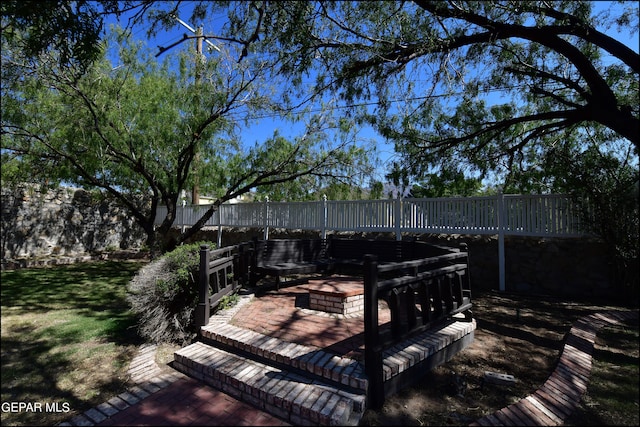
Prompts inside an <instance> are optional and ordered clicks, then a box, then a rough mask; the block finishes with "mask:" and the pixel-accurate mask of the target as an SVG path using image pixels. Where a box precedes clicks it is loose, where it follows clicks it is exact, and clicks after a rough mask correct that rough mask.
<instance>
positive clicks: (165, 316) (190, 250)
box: [127, 242, 215, 345]
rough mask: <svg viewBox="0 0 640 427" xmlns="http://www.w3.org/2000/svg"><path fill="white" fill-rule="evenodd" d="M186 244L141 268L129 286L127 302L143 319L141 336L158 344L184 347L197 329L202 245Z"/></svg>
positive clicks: (209, 243)
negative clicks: (176, 344)
mask: <svg viewBox="0 0 640 427" xmlns="http://www.w3.org/2000/svg"><path fill="white" fill-rule="evenodd" d="M203 244H207V245H209V246H210V247H213V246H215V245H212V244H211V242H196V243H190V244H188V245H182V246H179V247H177V248H176V249H175V250H173V251H171V252H168V253H166V254H165V255H163V256H161V257H160V258H158V259H156V260H154V261H152V262H151V263H149V264H148V265H146V266H144V267H143V268H141V269H140V270H139V271H138V273H137V274H136V276H135V277H134V278H133V279H132V280H131V282H130V283H129V286H128V291H129V295H128V296H127V300H128V301H129V303H130V304H131V307H132V310H133V312H134V313H136V314H137V315H138V317H139V323H138V332H139V333H140V336H142V337H143V338H145V339H147V340H149V341H150V342H154V343H161V342H169V343H178V344H180V345H183V344H185V343H187V342H189V341H192V340H193V339H194V338H195V336H196V334H197V330H196V327H195V324H194V311H195V308H196V306H197V304H198V285H197V283H198V266H199V263H200V256H199V251H200V245H203Z"/></svg>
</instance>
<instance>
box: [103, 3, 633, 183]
mask: <svg viewBox="0 0 640 427" xmlns="http://www.w3.org/2000/svg"><path fill="white" fill-rule="evenodd" d="M189 3H190V2H184V4H182V5H181V7H180V11H179V16H178V17H179V18H180V19H181V20H183V22H184V23H185V24H186V25H188V26H190V27H192V28H194V27H195V24H193V23H191V22H189V21H188V20H189V18H190V16H191V9H192V5H190V4H189ZM609 3H611V2H606V1H596V2H594V4H595V13H596V14H597V13H598V12H599V11H600V10H603V9H606V8H608V6H609ZM629 3H631V2H629ZM633 4H635V5H636V7H637V2H633ZM220 22H221V21H220V20H216V18H211V19H209V22H207V23H206V24H205V26H204V33H205V34H207V30H208V28H207V26H211V27H215V26H216V25H219V23H220ZM212 29H213V28H211V30H212ZM146 31H147V27H146V26H137V27H135V28H134V31H133V36H134V38H137V39H144V40H145V42H146V43H147V46H148V47H149V48H150V49H152V50H153V51H156V49H157V48H158V46H165V47H166V46H169V45H171V44H173V43H175V42H178V41H179V40H181V39H182V38H183V36H184V35H185V34H188V35H192V33H191V31H190V30H189V29H187V28H186V27H185V26H183V25H182V24H180V23H176V26H175V27H174V28H173V29H172V30H171V31H161V32H159V33H158V34H157V36H156V37H155V38H154V39H151V40H146ZM605 32H606V33H607V34H609V35H611V36H612V37H614V38H615V39H617V40H620V41H622V42H623V43H625V44H627V45H628V46H629V47H631V48H632V49H633V50H635V51H636V52H637V51H638V33H637V32H636V33H635V34H633V35H631V37H629V35H628V34H623V33H619V32H617V30H616V29H615V28H611V29H608V30H606V31H605ZM194 43H195V42H194V41H192V40H189V41H185V42H183V43H181V44H179V45H178V46H176V47H175V48H173V49H172V50H176V49H186V48H189V47H193V46H194ZM204 47H205V48H206V47H207V45H206V44H205V45H204ZM206 50H207V49H205V51H206ZM215 54H216V52H215V50H212V49H209V53H206V55H215ZM161 59H162V55H160V57H159V60H161ZM114 65H115V64H114ZM276 129H277V130H278V131H279V133H280V134H281V135H283V136H285V137H295V136H296V135H299V134H300V133H301V132H302V131H303V129H304V128H303V125H302V124H301V125H299V126H295V125H292V124H291V123H288V122H282V121H280V120H278V118H277V117H262V118H260V119H259V120H258V122H257V123H256V124H255V125H253V126H251V127H249V128H247V129H246V130H244V131H243V140H244V141H245V143H247V144H253V143H254V142H256V141H263V140H264V139H266V138H267V137H269V136H271V135H272V134H273V131H274V130H276ZM358 140H360V141H365V140H366V141H371V140H373V141H375V143H376V145H377V147H378V151H379V155H380V158H381V160H382V161H383V164H384V162H389V161H391V160H393V155H394V152H393V146H392V145H390V144H387V143H386V141H385V140H384V138H382V137H381V136H380V135H378V134H377V133H376V132H375V131H374V130H373V129H371V128H370V127H363V128H362V129H360V130H359V132H358ZM385 173H386V170H385V169H381V170H379V171H378V173H377V175H376V176H374V178H375V179H378V180H380V181H384V174H385Z"/></svg>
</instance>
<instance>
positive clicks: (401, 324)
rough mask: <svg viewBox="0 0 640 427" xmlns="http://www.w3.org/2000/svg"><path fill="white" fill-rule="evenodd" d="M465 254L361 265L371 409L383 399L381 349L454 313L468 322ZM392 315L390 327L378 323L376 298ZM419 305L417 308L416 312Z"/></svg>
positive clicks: (372, 261)
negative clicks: (383, 303)
mask: <svg viewBox="0 0 640 427" xmlns="http://www.w3.org/2000/svg"><path fill="white" fill-rule="evenodd" d="M464 249H465V250H463V251H459V252H452V253H449V254H445V255H438V256H434V257H429V258H424V259H419V260H411V261H407V262H398V263H388V264H380V265H379V264H378V262H377V259H376V257H375V256H373V255H367V256H366V257H365V262H364V322H365V332H364V333H365V371H366V373H367V377H368V379H369V391H368V393H367V396H369V399H370V403H369V404H370V406H372V407H381V406H382V404H383V403H384V400H385V379H384V371H383V360H382V359H383V351H384V350H385V349H387V348H389V347H391V346H393V345H394V344H396V343H399V342H401V341H403V340H405V339H407V338H408V337H410V336H413V335H415V334H418V333H420V332H422V331H425V330H427V329H429V328H431V327H434V326H435V325H436V324H437V323H440V322H442V321H444V320H446V319H448V318H450V317H451V316H453V315H454V314H457V313H464V314H465V319H466V320H469V321H471V307H472V304H471V287H470V281H469V274H468V253H467V252H466V246H465V247H464ZM380 299H382V300H384V301H386V303H387V305H388V306H389V310H390V312H391V322H390V324H389V325H379V324H378V300H380ZM418 306H419V307H420V308H419V309H418Z"/></svg>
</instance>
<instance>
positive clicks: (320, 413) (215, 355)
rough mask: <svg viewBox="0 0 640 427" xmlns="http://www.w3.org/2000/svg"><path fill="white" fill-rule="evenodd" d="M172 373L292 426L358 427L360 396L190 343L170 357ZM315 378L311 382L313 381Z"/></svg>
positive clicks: (362, 395) (363, 404) (361, 407)
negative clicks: (342, 426)
mask: <svg viewBox="0 0 640 427" xmlns="http://www.w3.org/2000/svg"><path fill="white" fill-rule="evenodd" d="M173 366H174V368H176V369H177V370H178V371H181V372H183V373H184V374H186V375H189V376H191V377H193V378H196V379H198V380H201V381H203V382H205V383H207V384H209V385H211V386H212V387H214V388H216V389H218V390H222V391H224V392H225V393H228V394H230V395H232V396H234V397H236V398H237V399H239V400H242V401H245V402H247V403H250V404H252V405H254V406H256V407H257V408H259V409H261V410H264V411H266V412H269V413H270V414H272V415H274V416H277V417H280V418H282V419H284V420H286V421H288V422H290V423H292V424H293V425H314V426H315V425H336V426H339V425H353V426H355V425H358V424H359V422H360V419H361V418H362V415H363V413H364V410H365V407H366V402H365V401H366V395H365V393H364V392H362V393H357V392H351V391H347V390H346V389H345V388H341V387H340V386H339V385H336V384H332V383H329V382H324V381H322V380H321V379H314V378H313V377H311V376H306V375H301V374H300V373H298V372H297V371H295V370H286V369H282V368H279V367H275V366H271V365H269V364H266V363H262V362H259V361H256V360H252V359H250V358H246V357H243V356H240V355H236V354H233V353H230V352H227V351H225V350H222V349H219V348H216V347H213V346H210V345H208V344H205V343H203V342H195V343H193V344H191V345H189V346H187V347H184V348H182V349H180V350H178V351H176V352H175V353H174V363H173ZM316 378H317V377H316Z"/></svg>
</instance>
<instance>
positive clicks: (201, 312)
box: [195, 245, 211, 328]
mask: <svg viewBox="0 0 640 427" xmlns="http://www.w3.org/2000/svg"><path fill="white" fill-rule="evenodd" d="M210 256H211V254H210V252H209V246H208V245H201V246H200V273H199V276H198V277H199V279H198V306H197V307H196V319H195V320H196V328H200V327H202V326H206V325H208V324H209V316H210V314H211V307H210V306H209V258H210Z"/></svg>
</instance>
